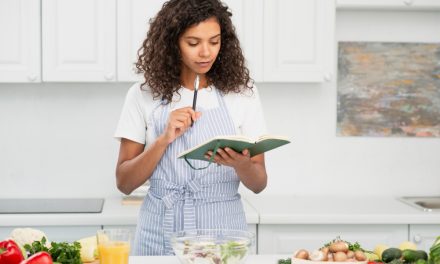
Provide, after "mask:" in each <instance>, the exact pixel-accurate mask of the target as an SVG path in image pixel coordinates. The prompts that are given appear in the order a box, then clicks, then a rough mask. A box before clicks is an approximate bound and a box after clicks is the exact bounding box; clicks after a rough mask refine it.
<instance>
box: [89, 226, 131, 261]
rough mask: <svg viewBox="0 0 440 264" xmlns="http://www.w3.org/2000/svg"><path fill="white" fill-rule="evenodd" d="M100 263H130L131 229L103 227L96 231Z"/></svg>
mask: <svg viewBox="0 0 440 264" xmlns="http://www.w3.org/2000/svg"><path fill="white" fill-rule="evenodd" d="M96 238H97V240H98V252H99V263H100V264H128V255H129V254H130V230H128V229H102V230H98V231H97V233H96Z"/></svg>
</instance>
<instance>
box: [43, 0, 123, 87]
mask: <svg viewBox="0 0 440 264" xmlns="http://www.w3.org/2000/svg"><path fill="white" fill-rule="evenodd" d="M42 5H43V7H42V14H43V15H42V25H43V80H44V81H72V82H75V81H83V82H101V81H114V80H115V79H116V78H115V77H116V76H115V68H116V0H42Z"/></svg>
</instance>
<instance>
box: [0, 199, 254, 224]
mask: <svg viewBox="0 0 440 264" xmlns="http://www.w3.org/2000/svg"><path fill="white" fill-rule="evenodd" d="M243 206H244V210H245V214H246V219H247V222H248V224H257V223H258V220H259V217H258V214H257V212H256V211H255V209H254V208H253V207H252V206H251V205H249V203H248V202H246V201H245V200H243ZM139 209H140V205H122V203H121V198H120V197H117V198H106V199H105V202H104V207H103V209H102V212H101V213H74V214H65V213H64V214H1V215H0V227H1V226H10V227H11V226H93V225H125V226H127V225H136V223H137V217H138V213H139Z"/></svg>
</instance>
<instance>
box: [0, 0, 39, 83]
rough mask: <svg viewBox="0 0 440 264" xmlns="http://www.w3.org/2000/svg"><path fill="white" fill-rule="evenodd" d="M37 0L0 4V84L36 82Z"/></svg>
mask: <svg viewBox="0 0 440 264" xmlns="http://www.w3.org/2000/svg"><path fill="white" fill-rule="evenodd" d="M40 32H41V31H40V0H1V1H0V36H1V40H0V82H40V81H41V68H40V49H41V46H40V42H41V41H40V36H41V34H40Z"/></svg>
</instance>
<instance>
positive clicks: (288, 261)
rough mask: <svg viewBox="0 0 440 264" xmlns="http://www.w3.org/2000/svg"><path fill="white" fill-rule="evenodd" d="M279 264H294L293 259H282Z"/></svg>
mask: <svg viewBox="0 0 440 264" xmlns="http://www.w3.org/2000/svg"><path fill="white" fill-rule="evenodd" d="M278 264H292V259H291V258H286V259H280V260H278Z"/></svg>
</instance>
